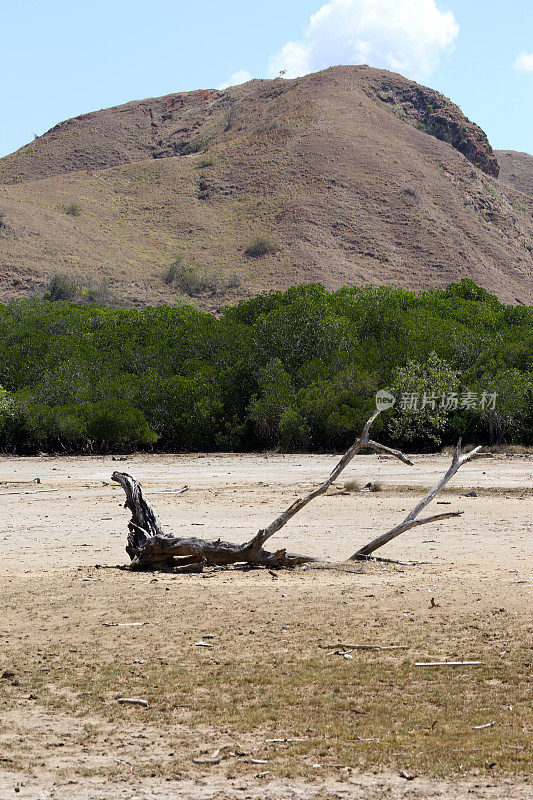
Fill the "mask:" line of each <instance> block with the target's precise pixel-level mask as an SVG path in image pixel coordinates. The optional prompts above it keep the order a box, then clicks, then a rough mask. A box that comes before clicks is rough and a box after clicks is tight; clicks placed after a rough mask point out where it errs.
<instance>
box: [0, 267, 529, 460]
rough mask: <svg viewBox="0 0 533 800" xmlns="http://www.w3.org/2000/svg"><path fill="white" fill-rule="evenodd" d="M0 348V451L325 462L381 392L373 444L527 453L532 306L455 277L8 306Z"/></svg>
mask: <svg viewBox="0 0 533 800" xmlns="http://www.w3.org/2000/svg"><path fill="white" fill-rule="evenodd" d="M0 341H1V343H2V345H1V349H0V447H1V448H2V449H3V450H5V451H11V452H20V453H32V452H36V451H69V452H82V453H84V452H108V451H113V450H115V451H116V450H132V449H135V448H154V449H157V450H164V451H191V450H192V451H197V450H250V449H257V448H265V447H267V448H272V447H281V448H282V449H284V450H311V451H317V450H318V451H320V450H322V451H332V450H341V449H343V448H345V447H346V446H347V445H348V444H349V443H350V442H351V441H352V440H353V438H354V436H355V435H356V434H357V433H358V432H359V431H360V429H361V427H362V425H363V423H364V421H365V419H366V418H367V417H368V415H369V413H370V412H371V411H372V409H373V408H374V407H375V395H376V392H377V391H378V390H381V389H387V390H389V391H390V392H391V393H392V394H393V395H394V397H395V398H396V404H395V406H394V408H393V410H392V411H388V412H387V413H385V414H382V415H381V417H380V419H379V420H378V423H377V424H376V433H377V431H378V430H379V436H380V438H381V439H382V440H384V441H388V442H389V443H398V444H400V445H402V446H403V447H407V448H408V449H431V448H433V449H434V448H435V447H439V446H441V445H442V444H448V443H452V442H454V441H455V440H456V439H457V437H458V435H462V436H463V438H464V439H465V440H466V441H467V442H470V441H476V442H478V443H489V444H490V443H501V442H508V443H522V444H533V308H531V307H524V306H505V305H503V304H501V303H500V302H499V301H498V300H497V298H496V297H493V296H492V295H490V294H489V293H488V292H487V291H485V290H484V289H481V288H480V287H478V286H476V285H475V284H474V283H473V282H472V281H469V280H463V281H462V282H461V283H460V284H451V285H450V286H448V288H446V289H443V290H438V291H427V292H422V293H420V294H419V295H415V294H413V293H411V292H408V291H405V290H402V289H394V288H390V287H371V286H368V287H363V288H345V289H341V290H340V291H337V292H333V293H329V292H327V291H326V290H325V289H324V288H323V287H322V286H320V285H318V284H313V285H308V286H300V287H296V288H292V289H289V290H288V291H287V292H284V293H281V292H273V293H269V294H263V295H259V296H258V297H255V298H254V299H252V300H247V301H243V302H241V303H239V304H238V305H237V306H234V307H228V308H226V309H225V310H224V311H223V313H222V314H221V316H220V317H219V318H215V317H214V316H212V315H210V314H206V313H202V312H200V311H198V310H196V309H195V308H193V307H192V306H190V305H183V306H177V307H169V306H158V307H155V308H146V309H144V310H142V311H137V310H121V309H111V308H105V307H101V306H97V305H85V306H83V305H77V304H74V303H67V302H49V301H46V300H17V301H12V302H10V303H8V304H6V305H2V306H0Z"/></svg>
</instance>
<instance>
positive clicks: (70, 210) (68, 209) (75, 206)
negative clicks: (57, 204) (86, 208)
mask: <svg viewBox="0 0 533 800" xmlns="http://www.w3.org/2000/svg"><path fill="white" fill-rule="evenodd" d="M65 214H69V215H70V216H71V217H79V216H80V214H81V206H80V204H79V203H75V202H72V203H68V205H66V206H65Z"/></svg>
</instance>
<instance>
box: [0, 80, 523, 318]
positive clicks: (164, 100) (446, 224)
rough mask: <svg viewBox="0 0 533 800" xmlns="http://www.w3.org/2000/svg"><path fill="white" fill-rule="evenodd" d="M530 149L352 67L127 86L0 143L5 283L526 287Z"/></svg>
mask: <svg viewBox="0 0 533 800" xmlns="http://www.w3.org/2000/svg"><path fill="white" fill-rule="evenodd" d="M532 163H533V158H532V157H531V156H528V155H527V154H520V153H513V152H511V151H499V152H498V153H494V152H493V150H492V148H491V146H490V144H489V142H488V140H487V137H486V135H485V133H484V132H483V131H482V130H481V129H480V128H479V127H478V126H477V125H476V124H475V123H473V122H471V121H470V120H468V119H467V118H466V117H465V116H464V114H463V113H462V112H461V111H460V109H459V108H458V107H457V106H456V105H454V103H452V102H451V101H450V100H448V99H447V98H445V97H444V96H443V95H441V94H439V93H438V92H436V91H434V90H432V89H429V88H426V87H423V86H420V85H418V84H416V83H414V82H413V81H409V80H407V79H406V78H403V77H402V76H400V75H396V74H394V73H391V72H387V71H385V70H377V69H373V68H370V67H366V66H340V67H332V68H330V69H327V70H324V71H322V72H318V73H315V74H311V75H307V76H305V77H303V78H297V79H294V80H284V79H281V78H276V79H274V80H252V81H249V82H248V83H245V84H242V85H240V86H235V87H230V88H228V89H227V90H225V91H219V90H214V89H207V90H199V91H194V92H185V93H176V94H171V95H168V96H166V97H161V98H156V99H148V100H141V101H134V102H130V103H127V104H125V105H122V106H116V107H114V108H110V109H105V110H102V111H96V112H92V113H89V114H85V115H82V116H80V117H76V118H74V119H70V120H67V121H66V122H62V123H60V124H58V125H56V126H55V127H54V128H52V129H51V130H50V131H48V132H47V133H46V134H44V135H43V136H41V137H39V138H37V139H36V140H35V141H33V142H31V143H30V144H28V145H26V146H25V147H23V148H21V149H20V150H18V151H16V152H15V153H13V154H11V155H9V156H6V157H5V158H3V159H0V214H2V217H0V220H1V222H0V297H2V298H4V299H7V298H9V297H16V296H27V295H28V294H35V293H37V294H43V292H44V291H46V287H47V286H49V284H50V280H51V278H52V277H53V276H54V275H57V274H58V273H60V274H61V275H66V276H67V277H70V279H71V280H72V281H77V282H78V283H79V284H80V285H81V284H85V285H93V284H100V283H102V282H105V284H106V286H107V287H108V289H109V291H110V292H111V293H112V295H113V297H114V298H115V301H116V302H118V303H124V304H126V305H138V306H140V305H145V304H151V303H158V302H170V303H171V302H175V301H177V300H181V299H183V298H185V299H187V298H194V299H195V302H198V303H199V304H200V305H202V306H203V307H205V308H208V309H209V308H211V309H216V308H217V306H218V305H220V303H222V302H227V301H232V300H235V299H238V298H239V297H243V296H249V295H250V294H253V293H256V292H258V291H262V290H268V289H272V288H276V289H284V288H287V287H288V286H290V285H294V284H298V283H309V282H313V281H319V282H321V283H323V284H324V285H325V286H326V287H327V288H329V289H334V288H336V287H339V286H342V285H345V284H364V283H376V284H394V285H397V286H402V287H405V288H408V289H415V290H418V289H420V288H431V287H442V286H445V285H447V284H448V283H450V282H451V281H457V280H460V279H461V278H464V277H468V278H472V279H473V280H475V281H476V283H478V284H480V285H481V286H484V287H485V288H486V289H488V290H489V291H491V292H493V293H495V294H496V295H498V296H499V297H500V298H501V299H502V300H504V301H506V302H517V301H519V302H524V303H531V302H533V277H532V276H533V255H532V253H533V245H532V242H533V216H532V212H533V169H532ZM500 170H501V171H500ZM169 270H170V271H169Z"/></svg>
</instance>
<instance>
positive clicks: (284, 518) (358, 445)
mask: <svg viewBox="0 0 533 800" xmlns="http://www.w3.org/2000/svg"><path fill="white" fill-rule="evenodd" d="M379 414H380V411H379V410H377V411H374V413H373V414H372V416H371V417H370V419H369V420H367V422H366V424H365V427H364V428H363V432H362V433H361V435H360V436H359V438H358V439H356V441H355V442H354V443H353V445H352V446H351V447H350V449H349V450H347V451H346V453H345V454H344V455H343V457H342V458H341V460H340V461H339V463H338V464H337V465H336V467H335V468H334V469H333V471H332V472H331V474H330V475H329V477H328V478H327V479H326V480H325V481H324V483H323V484H322V485H321V486H318V487H317V488H316V489H313V491H312V492H310V493H309V494H307V495H306V496H305V497H299V498H298V500H295V501H294V503H292V504H291V505H290V506H289V508H288V509H287V510H286V511H284V512H283V513H282V514H280V515H279V517H277V518H276V519H275V520H274V522H271V523H270V525H269V526H268V528H264V529H263V530H260V531H259V532H258V533H257V534H256V535H255V536H254V538H253V539H251V541H250V542H249V543H248V547H249V548H250V550H251V551H252V552H254V551H255V550H257V549H259V548H261V547H262V546H263V545H264V543H265V542H266V541H267V539H270V537H271V536H273V535H274V534H275V533H277V532H278V531H279V530H281V528H283V526H284V525H286V524H287V522H288V521H289V520H290V519H291V518H292V517H294V515H295V514H297V513H298V511H300V510H301V509H302V508H304V506H306V505H307V504H308V503H310V502H311V500H314V499H315V497H319V496H320V495H321V494H325V492H327V490H328V489H329V487H330V486H331V484H332V483H333V482H334V481H335V480H336V479H337V478H338V477H339V475H340V474H341V472H342V471H343V469H345V467H347V466H348V464H349V463H350V461H351V460H352V458H353V457H354V456H355V455H356V454H357V453H359V452H360V451H361V450H362V449H363V447H367V446H368V445H369V444H370V440H369V439H368V434H369V431H370V427H371V425H372V423H373V422H374V421H375V420H376V419H377V417H378V416H379Z"/></svg>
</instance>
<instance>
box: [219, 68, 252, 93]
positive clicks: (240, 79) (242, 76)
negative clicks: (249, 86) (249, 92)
mask: <svg viewBox="0 0 533 800" xmlns="http://www.w3.org/2000/svg"><path fill="white" fill-rule="evenodd" d="M251 79H252V76H251V75H250V73H249V72H246V70H245V69H238V70H237V72H234V73H233V75H232V76H231V78H230V79H229V81H226V83H221V84H220V86H218V87H217V88H218V90H219V91H221V92H223V91H224V89H227V88H228V86H238V85H239V83H246V81H250V80H251Z"/></svg>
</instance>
